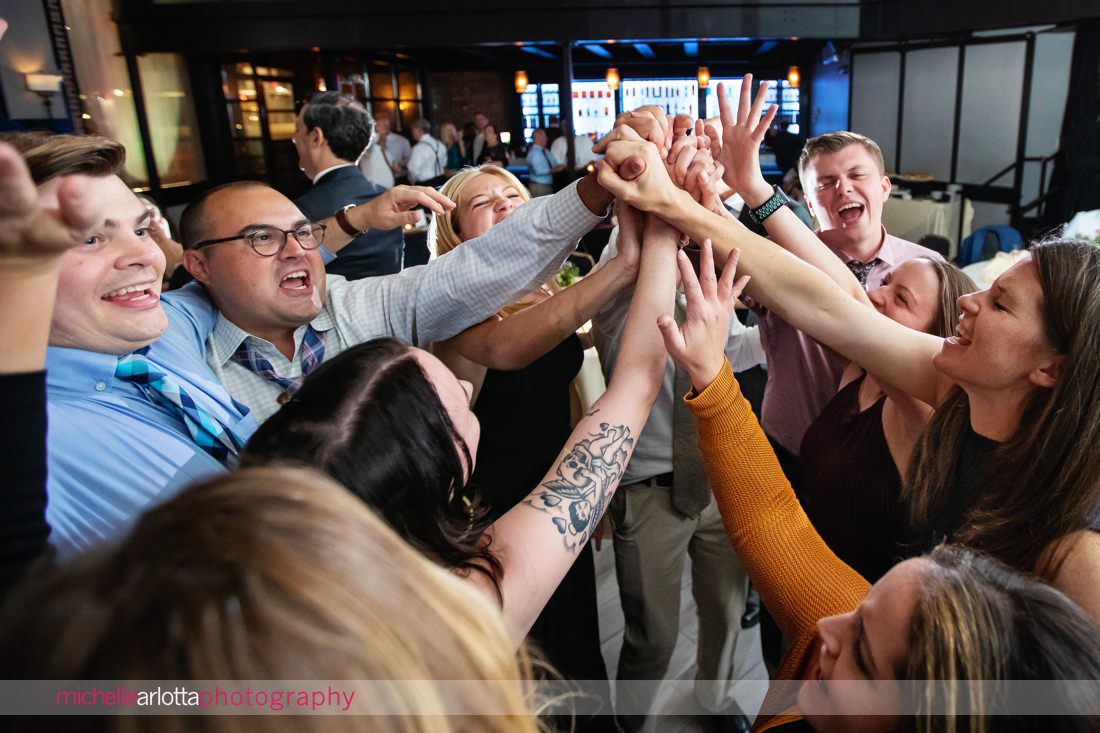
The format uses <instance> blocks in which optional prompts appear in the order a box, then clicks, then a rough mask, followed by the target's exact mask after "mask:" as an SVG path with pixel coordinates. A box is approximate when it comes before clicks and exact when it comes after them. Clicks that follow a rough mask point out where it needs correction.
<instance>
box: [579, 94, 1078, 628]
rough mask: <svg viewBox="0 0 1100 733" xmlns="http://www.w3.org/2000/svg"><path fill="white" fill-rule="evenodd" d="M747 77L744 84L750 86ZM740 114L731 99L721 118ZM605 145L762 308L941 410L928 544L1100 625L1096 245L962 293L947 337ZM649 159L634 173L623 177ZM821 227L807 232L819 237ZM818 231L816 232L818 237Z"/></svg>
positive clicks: (912, 494) (622, 147)
mask: <svg viewBox="0 0 1100 733" xmlns="http://www.w3.org/2000/svg"><path fill="white" fill-rule="evenodd" d="M747 83H748V82H746V84H747ZM748 95H749V88H748V86H747V85H746V86H743V87H742V104H741V109H742V110H744V113H743V115H742V117H743V119H738V120H734V119H733V117H732V113H731V112H730V110H729V105H728V103H727V102H726V101H725V98H724V96H721V93H720V99H721V100H722V107H723V123H724V126H725V125H726V124H728V125H730V126H733V125H735V124H747V123H748V119H749V117H750V116H751V117H753V118H754V119H755V118H758V117H759V113H760V110H759V109H758V108H755V107H754V109H755V112H753V113H751V114H750V113H749V112H748V110H749V108H750V106H749V104H748V103H747V99H748ZM608 143H609V144H607V145H606V152H607V156H606V159H605V163H604V164H602V165H601V169H600V183H601V184H602V185H603V186H604V187H605V188H608V189H609V190H612V191H614V192H615V193H616V195H617V196H618V197H619V198H620V199H621V200H625V201H627V202H628V203H631V204H633V205H636V206H638V207H640V208H643V209H646V210H649V211H652V212H654V213H656V214H657V215H658V216H660V217H662V218H664V219H666V220H667V221H669V222H670V223H671V224H673V226H675V227H677V228H678V229H680V230H681V231H684V232H685V233H687V234H689V235H691V236H692V237H693V238H695V239H696V240H700V239H704V238H711V239H713V240H714V241H715V242H716V243H720V244H719V245H718V248H719V250H720V251H728V250H729V248H731V247H733V246H738V247H740V249H741V252H742V255H741V256H742V261H743V263H744V265H743V270H744V271H745V272H747V273H749V274H750V275H751V276H752V278H753V279H752V284H751V285H750V286H749V289H748V290H747V293H748V295H750V296H751V297H752V298H753V299H755V300H756V301H757V302H759V303H761V304H763V305H765V306H766V307H768V308H770V309H772V310H773V311H775V312H776V313H777V314H778V315H779V316H780V317H781V318H783V319H784V320H785V321H787V322H788V323H790V324H791V325H792V326H795V327H796V328H798V329H800V330H802V331H803V332H805V333H806V334H808V335H810V336H812V337H813V338H815V339H817V340H818V341H820V342H821V343H823V344H826V345H828V346H830V347H831V348H833V349H834V350H836V351H837V352H839V353H840V354H842V355H843V356H845V357H847V358H849V359H851V360H852V361H854V362H856V363H858V364H860V365H861V366H862V367H864V368H865V369H867V371H868V372H870V373H872V374H875V375H876V377H878V378H879V379H881V380H882V381H883V382H885V383H887V384H891V385H893V386H894V387H895V388H896V389H898V390H900V391H903V392H905V393H906V394H909V395H911V396H912V397H914V398H916V399H918V400H920V401H922V402H924V403H926V404H929V405H935V406H937V412H936V415H935V417H934V419H933V420H932V422H931V423H930V424H929V427H928V429H927V430H926V431H925V433H924V437H923V438H922V441H921V443H920V444H919V445H918V447H917V449H916V451H915V452H914V455H913V456H912V458H911V459H910V465H909V471H908V473H909V476H908V479H907V481H906V496H907V499H908V504H909V506H910V507H911V511H912V515H913V519H914V521H915V523H916V525H917V526H918V527H919V528H920V538H921V539H922V541H923V544H924V545H925V546H927V547H930V546H932V545H934V544H935V543H936V542H938V541H939V540H941V539H943V538H945V537H946V538H948V539H951V540H955V541H961V542H965V543H967V544H968V545H970V546H972V547H974V548H976V549H979V550H983V551H987V552H989V553H991V554H993V556H994V557H996V558H998V559H1000V560H1002V561H1004V562H1006V563H1008V564H1009V565H1011V566H1013V567H1015V568H1018V569H1021V570H1025V571H1033V572H1035V573H1036V574H1038V575H1039V576H1040V577H1042V578H1044V579H1045V580H1047V581H1048V582H1050V583H1052V584H1053V585H1054V586H1055V587H1057V588H1059V589H1061V590H1063V591H1065V592H1066V593H1067V594H1068V595H1069V596H1070V597H1072V598H1073V599H1074V600H1076V601H1077V602H1078V603H1080V604H1081V606H1082V607H1083V608H1085V609H1086V610H1087V611H1089V612H1090V613H1091V614H1093V615H1094V616H1096V617H1100V583H1097V582H1096V581H1095V578H1096V574H1097V572H1098V570H1097V569H1098V568H1100V533H1096V532H1092V531H1090V523H1091V520H1092V519H1093V516H1094V512H1095V510H1096V507H1097V505H1098V503H1100V451H1096V450H1095V445H1096V443H1097V441H1098V439H1100V379H1098V378H1097V377H1098V375H1100V248H1097V247H1096V246H1095V245H1092V244H1089V243H1086V242H1077V241H1073V240H1060V241H1054V242H1045V243H1041V244H1038V245H1035V246H1033V247H1032V249H1031V256H1030V257H1029V258H1028V259H1026V260H1024V261H1021V262H1020V263H1018V264H1016V265H1015V266H1013V267H1012V268H1011V269H1009V270H1008V271H1007V272H1005V273H1004V274H1003V275H1001V276H1000V277H999V278H998V279H997V281H996V282H995V283H994V284H993V287H992V288H990V289H989V290H985V291H982V292H980V293H974V294H971V295H967V296H964V297H962V298H960V300H959V307H960V308H961V310H962V316H961V317H960V319H959V323H958V325H957V327H956V334H955V335H954V336H951V337H949V338H947V339H942V338H938V337H936V336H933V335H931V334H925V333H920V332H919V331H914V330H912V329H909V328H906V327H905V326H903V325H901V324H898V323H896V322H894V321H892V320H891V319H889V318H888V317H886V316H884V315H882V314H881V313H878V312H877V311H875V310H874V309H871V308H867V307H865V305H863V304H862V303H861V302H860V301H859V300H857V299H856V298H855V297H852V295H851V294H850V293H849V292H846V291H845V290H843V289H842V288H840V287H839V286H838V285H837V284H836V283H835V282H834V281H833V280H832V279H830V278H829V277H828V276H827V275H825V274H824V273H822V272H821V271H819V270H817V269H816V268H813V267H811V266H809V265H807V264H806V263H804V262H801V261H800V260H798V259H797V258H795V257H794V256H792V255H790V254H789V253H787V252H785V251H783V250H782V249H780V248H779V247H777V246H776V245H774V244H773V243H771V242H768V241H767V240H765V239H763V238H760V237H757V236H755V235H753V234H751V233H750V232H748V231H747V230H745V229H744V227H741V226H739V225H738V224H737V223H735V222H732V221H730V220H729V219H727V218H725V217H721V216H719V215H717V214H715V213H713V212H712V211H709V210H707V209H706V208H704V207H702V206H700V205H698V204H697V203H696V202H695V201H694V199H693V198H692V197H691V195H690V194H688V193H686V192H683V191H679V190H677V189H675V187H674V186H673V185H672V182H671V180H670V179H669V178H668V175H667V173H666V172H665V169H664V166H663V165H661V164H660V163H661V154H660V152H659V151H658V150H657V148H656V147H655V146H654V145H653V144H652V143H649V142H647V141H645V140H643V139H642V138H641V137H640V136H639V135H638V134H637V133H636V132H634V130H633V129H631V128H630V127H625V126H624V127H619V128H616V131H615V132H613V133H612V136H611V137H610V138H609V140H608ZM636 157H640V158H641V159H643V160H644V161H645V163H646V165H645V170H644V172H643V173H642V174H641V175H639V176H638V177H636V178H634V179H633V180H630V181H626V180H623V179H622V178H620V177H619V176H618V175H617V174H616V172H615V168H616V166H618V165H621V164H622V163H624V162H625V161H626V160H628V159H630V158H636ZM807 234H809V232H807ZM811 236H812V235H811Z"/></svg>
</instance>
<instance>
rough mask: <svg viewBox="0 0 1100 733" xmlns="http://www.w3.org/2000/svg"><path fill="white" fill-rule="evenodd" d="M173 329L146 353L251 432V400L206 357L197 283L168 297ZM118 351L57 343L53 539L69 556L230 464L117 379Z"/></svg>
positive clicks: (52, 387) (206, 303)
mask: <svg viewBox="0 0 1100 733" xmlns="http://www.w3.org/2000/svg"><path fill="white" fill-rule="evenodd" d="M161 303H162V305H163V306H164V310H165V312H166V313H167V314H168V329H167V330H166V331H165V333H164V335H163V336H161V337H160V338H159V339H158V340H157V341H156V342H154V343H153V345H152V346H151V348H150V349H149V353H148V354H147V357H148V358H149V360H150V361H152V362H153V363H155V364H156V365H158V366H160V367H162V368H163V369H164V370H165V371H166V372H169V373H170V374H171V375H172V377H173V378H174V379H176V380H177V381H178V382H179V383H180V384H181V385H183V387H184V389H186V390H187V392H188V394H190V395H191V397H192V398H193V399H194V400H195V402H196V403H197V404H198V405H199V406H201V407H202V408H203V409H205V410H207V411H208V412H210V413H211V414H212V415H214V416H215V417H216V418H217V419H219V420H221V421H222V422H223V423H224V424H225V425H228V426H230V427H231V428H232V429H233V430H235V431H236V432H237V434H238V435H240V436H241V438H243V439H246V440H247V439H248V438H249V437H250V436H251V435H252V433H253V432H255V430H256V423H255V420H253V418H252V416H251V415H250V414H249V412H248V408H246V407H244V406H243V405H241V404H240V403H238V402H235V401H234V400H233V398H231V397H230V396H229V393H228V392H227V391H226V390H225V388H224V387H223V386H222V385H221V382H219V381H218V380H217V378H216V377H215V376H214V374H213V372H211V371H210V367H209V366H207V364H206V339H207V336H209V334H210V332H211V331H212V330H213V328H214V319H215V310H214V307H213V305H212V304H211V303H210V300H209V299H208V298H207V297H206V294H205V291H204V290H203V289H202V288H201V287H200V286H198V285H196V284H192V285H189V286H187V287H185V288H182V289H180V290H176V291H173V292H171V293H165V294H164V295H163V296H162V300H161ZM117 363H118V355H112V354H99V353H94V352H90V351H83V350H79V349H68V348H60V347H50V349H49V350H48V352H47V357H46V370H47V391H48V400H49V401H48V410H49V440H48V449H49V454H48V460H49V480H48V484H47V488H48V492H49V505H48V507H47V511H46V517H47V519H48V520H49V523H50V527H51V528H52V533H51V535H50V541H51V542H52V543H53V544H54V546H55V547H56V548H57V550H58V556H59V558H60V559H61V560H66V559H69V558H71V557H73V556H74V555H76V554H77V553H79V552H81V551H83V550H86V549H88V548H91V547H94V546H95V545H97V544H99V543H101V542H104V541H111V540H114V539H117V538H119V537H121V536H123V535H124V534H125V533H126V532H127V531H128V530H129V528H130V526H131V525H132V524H133V522H134V521H135V520H136V519H137V518H138V517H139V516H140V515H141V514H142V513H143V512H144V511H146V510H148V509H149V508H151V507H152V506H153V505H155V504H156V503H158V502H160V501H163V500H165V499H168V498H170V497H172V496H173V495H175V494H176V493H178V492H179V491H180V490H181V489H182V488H184V487H185V486H187V485H188V484H191V483H193V482H195V481H199V480H202V479H206V478H210V477H211V476H214V475H217V474H219V473H222V472H224V471H225V470H226V469H225V467H224V466H223V465H222V464H221V463H219V462H218V461H217V460H215V459H214V458H213V457H212V456H211V455H210V454H209V453H207V452H206V451H204V450H203V449H202V448H200V447H199V446H198V445H196V444H195V443H194V442H193V441H192V440H191V436H190V434H189V433H188V431H187V428H186V427H185V426H184V424H183V421H182V420H181V418H180V417H179V415H178V414H177V413H176V412H175V411H174V410H172V409H170V408H168V407H164V406H162V405H160V404H157V403H155V402H153V401H151V400H150V399H148V398H147V397H146V396H145V394H143V393H142V392H141V390H140V389H139V388H138V386H137V385H136V384H133V383H132V382H126V381H123V380H120V379H118V378H116V377H115V366H116V364H117Z"/></svg>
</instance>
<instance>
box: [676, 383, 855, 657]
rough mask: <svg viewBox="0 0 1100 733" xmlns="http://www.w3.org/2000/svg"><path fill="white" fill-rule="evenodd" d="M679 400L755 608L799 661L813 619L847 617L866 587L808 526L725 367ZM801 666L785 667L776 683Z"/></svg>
mask: <svg viewBox="0 0 1100 733" xmlns="http://www.w3.org/2000/svg"><path fill="white" fill-rule="evenodd" d="M685 399H686V401H687V403H688V405H690V407H691V409H692V410H693V411H694V413H695V416H696V418H697V419H698V422H699V447H700V448H701V449H702V451H703V457H704V460H705V461H706V466H707V475H708V477H709V478H710V483H711V486H712V487H713V489H714V494H715V497H716V499H717V503H718V509H719V511H721V513H722V521H723V522H724V523H725V526H726V532H727V533H728V534H729V537H730V541H731V542H732V543H733V548H734V549H735V550H736V551H737V554H738V555H740V557H741V562H742V563H743V564H744V566H745V569H746V570H747V571H748V573H749V577H750V578H751V579H752V582H753V585H755V586H756V589H757V591H758V592H759V593H760V599H761V601H762V602H763V603H764V605H765V606H767V608H768V611H769V612H770V613H771V614H772V616H773V617H774V618H775V620H776V622H777V623H778V624H779V626H780V628H782V629H783V631H784V633H786V634H787V635H788V636H789V637H790V638H792V639H794V640H796V644H795V647H799V648H800V649H798V651H797V652H796V649H795V648H792V649H791V652H792V655H791V656H799V655H800V654H804V653H805V652H806V651H809V650H808V649H807V647H808V646H809V642H810V641H811V640H812V639H813V637H814V636H815V635H816V633H817V621H818V619H820V618H823V617H825V616H832V615H834V614H838V613H847V612H849V611H852V610H854V609H855V608H856V607H857V606H858V605H859V604H860V602H861V601H862V600H863V598H864V596H866V595H867V591H868V590H869V589H870V585H869V584H868V583H867V581H866V580H864V579H863V577H862V576H861V575H859V573H857V572H856V571H855V570H852V569H851V568H850V567H848V566H847V565H846V564H844V563H843V562H842V561H841V560H840V559H839V558H838V557H837V556H836V555H835V554H833V551H832V550H830V549H829V547H828V545H826V544H825V542H824V541H823V540H822V539H821V536H820V535H818V533H817V531H816V530H815V529H814V527H813V525H812V524H811V523H810V520H809V518H808V517H807V516H806V512H805V511H803V509H802V506H801V504H799V503H798V499H797V498H796V497H795V495H794V490H793V489H792V488H791V485H790V482H788V481H787V479H786V477H785V476H784V475H783V471H782V469H780V467H779V461H778V460H777V459H776V457H775V453H774V452H773V451H772V448H771V445H770V444H769V443H768V439H767V438H766V437H765V436H764V431H763V430H762V429H761V427H760V423H758V422H757V420H756V416H755V415H754V414H753V412H752V408H750V407H749V403H748V401H747V400H746V399H745V398H744V397H743V396H742V395H741V390H740V387H739V385H738V384H737V379H736V378H735V377H734V376H733V371H732V370H731V369H730V365H729V362H726V364H725V365H724V366H723V368H722V371H721V372H719V374H718V377H717V378H716V379H715V380H714V381H713V382H712V383H711V384H710V385H709V386H708V387H707V388H706V389H704V390H703V391H702V392H700V393H699V394H698V395H696V396H694V397H691V396H690V395H689V396H688V397H687V398H685ZM806 661H807V660H806V659H786V660H784V662H785V663H784V664H783V665H782V666H781V669H780V673H781V674H780V676H782V672H783V671H789V672H794V670H795V669H796V668H801V667H803V666H804V663H805V662H806ZM784 668H786V670H784ZM795 674H798V673H797V672H796V673H795ZM799 676H800V675H799Z"/></svg>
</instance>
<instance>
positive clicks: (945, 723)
mask: <svg viewBox="0 0 1100 733" xmlns="http://www.w3.org/2000/svg"><path fill="white" fill-rule="evenodd" d="M702 259H703V262H702V268H701V272H702V273H703V276H702V277H701V278H700V279H696V277H695V275H694V273H693V272H692V270H691V266H690V264H688V261H687V258H686V257H683V256H681V258H680V260H681V261H680V273H681V278H682V280H683V282H684V290H685V293H686V294H687V303H688V305H687V317H686V319H685V321H684V323H683V324H682V325H681V326H677V324H676V323H675V322H674V321H673V320H672V319H671V318H670V317H667V316H665V317H662V318H661V320H660V322H659V325H660V327H661V331H662V334H663V336H664V339H665V347H666V349H667V350H668V352H669V354H670V355H671V356H672V358H673V359H675V360H676V362H677V363H678V364H679V365H680V366H681V367H683V368H684V369H686V370H687V371H688V373H689V374H690V376H691V382H692V387H693V389H692V390H691V391H690V392H689V393H688V394H687V395H686V396H685V398H684V399H685V400H686V401H687V403H688V405H689V406H690V407H691V409H692V410H693V411H694V413H695V415H696V417H697V419H698V424H699V445H700V448H701V449H702V451H703V455H704V458H705V461H706V464H707V473H708V476H709V477H710V481H711V486H712V487H713V489H714V493H715V497H716V499H717V502H718V507H719V510H720V511H721V513H722V519H723V521H724V523H725V525H726V531H727V533H728V534H729V536H730V540H731V542H732V543H733V546H734V549H735V550H736V551H737V554H738V555H739V556H740V557H741V559H742V561H743V563H744V565H745V568H746V569H747V570H748V572H749V576H750V578H752V581H753V584H754V585H755V586H756V588H757V590H758V591H759V593H760V598H761V600H762V601H763V602H764V604H765V605H766V606H767V607H768V610H769V611H770V612H771V613H772V614H773V616H774V617H775V618H776V621H777V622H778V623H779V625H780V627H781V628H782V629H783V631H784V632H785V634H786V635H787V637H788V638H789V639H790V640H791V645H790V648H789V649H788V651H787V653H786V654H785V655H784V657H783V660H782V662H781V663H780V666H779V670H778V672H777V674H776V682H774V683H773V684H772V687H771V689H770V690H769V692H768V696H767V697H766V698H765V701H764V705H763V708H762V709H761V712H760V715H759V716H758V718H757V721H756V730H757V731H765V730H776V731H784V732H786V733H795V732H796V731H805V730H814V731H820V732H821V733H825V732H826V731H859V732H860V733H877V732H878V731H914V730H915V731H922V732H931V731H951V732H954V731H971V732H979V731H980V732H982V733H984V732H986V731H989V732H992V731H1025V730H1033V729H1035V728H1036V727H1037V726H1041V727H1042V729H1044V730H1050V731H1055V730H1057V731H1067V732H1068V731H1074V732H1076V731H1088V730H1093V729H1094V728H1095V717H1092V716H1096V715H1098V714H1100V695H1097V692H1098V691H1100V683H1097V682H1095V680H1098V679H1100V627H1097V625H1096V623H1095V621H1093V620H1092V619H1091V618H1089V617H1088V616H1087V615H1086V614H1085V613H1084V612H1083V611H1082V610H1081V609H1080V608H1079V607H1078V606H1077V605H1076V604H1075V603H1073V601H1071V600H1070V599H1069V598H1067V597H1066V596H1065V595H1063V594H1062V593H1061V592H1059V591H1058V590H1056V589H1054V588H1051V587H1050V586H1048V585H1046V584H1044V583H1041V582H1037V581H1036V580H1033V579H1031V578H1029V577H1028V576H1027V575H1026V574H1020V573H1017V572H1014V571H1012V570H1010V569H1009V568H1007V567H1006V566H1005V565H1003V564H1001V563H999V562H997V561H996V560H993V559H991V558H988V557H986V556H984V555H982V554H981V553H977V552H975V551H974V550H972V549H969V548H962V547H948V546H940V547H938V548H936V549H935V550H933V551H932V552H931V553H930V554H927V555H924V556H922V557H919V558H914V559H910V560H907V561H905V562H903V563H901V564H899V565H897V566H895V567H894V568H893V569H891V570H890V571H889V572H888V573H886V575H885V576H884V577H883V578H882V579H881V580H879V581H878V582H877V583H875V584H874V585H873V586H871V585H870V584H869V583H868V582H867V581H866V580H864V579H863V578H862V577H861V576H860V575H859V574H858V573H857V572H856V571H854V570H853V569H852V568H851V567H849V566H848V565H846V564H844V563H843V562H842V561H841V560H840V559H839V558H837V556H836V555H835V554H834V553H833V552H832V551H831V550H830V549H829V547H828V546H827V545H826V544H825V543H824V542H823V541H822V539H821V537H820V536H819V535H818V534H817V533H816V532H815V531H814V528H813V526H812V525H811V524H810V521H809V519H808V518H807V516H806V514H805V512H804V511H803V510H802V508H801V506H800V505H799V502H798V499H796V498H795V495H794V491H793V490H792V489H791V485H790V482H788V481H787V479H786V477H785V476H784V475H783V472H782V470H781V469H780V467H779V462H778V461H777V459H776V457H775V453H774V452H773V451H772V449H771V446H770V444H769V443H768V439H767V438H766V437H765V435H764V432H763V430H762V429H761V428H760V424H759V423H758V422H757V420H756V418H755V416H754V415H753V412H752V409H751V407H750V406H749V404H748V401H747V400H745V398H744V397H743V396H741V393H740V390H739V388H738V385H737V380H736V379H735V378H734V376H733V372H732V370H731V369H730V367H729V363H728V362H727V361H726V357H725V354H724V352H723V349H722V346H723V344H724V343H725V335H726V333H727V330H726V329H727V328H728V321H729V318H730V313H731V312H732V310H733V302H734V300H735V298H736V296H735V294H734V290H733V288H732V287H731V286H732V283H733V277H734V274H733V273H731V272H723V273H722V277H721V279H716V278H715V277H714V273H713V269H712V262H711V255H710V252H709V251H708V248H706V247H705V248H704V252H703V258H702ZM733 266H734V265H731V264H730V263H728V262H727V270H729V269H730V268H732V267H733ZM1026 680H1031V681H1037V682H1038V684H1043V685H1046V687H1044V688H1042V691H1043V693H1044V695H1043V696H1042V697H1038V696H1037V697H1036V698H1035V699H1032V700H1019V699H1013V695H1014V694H1017V695H1018V692H1014V691H1019V690H1021V689H1022V690H1026V689H1028V688H1027V687H1026V684H1025V685H1024V687H1014V685H1019V684H1020V681H1026ZM1082 680H1089V681H1090V682H1086V683H1084V684H1083V685H1082V684H1081V683H1079V682H1077V681H1082ZM1032 689H1036V688H1032ZM1014 705H1015V706H1016V707H1015V710H1017V711H1018V712H1019V713H1020V714H1018V715H1016V716H1013V715H1010V714H1009V713H1010V712H1011V711H1012V709H1013V706H1014ZM1044 705H1045V706H1047V707H1046V711H1047V712H1051V711H1055V712H1056V713H1057V715H1058V717H1039V716H1038V715H1030V714H1029V713H1039V711H1040V710H1042V709H1043V706H1044ZM1040 714H1041V713H1040Z"/></svg>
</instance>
